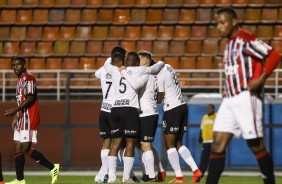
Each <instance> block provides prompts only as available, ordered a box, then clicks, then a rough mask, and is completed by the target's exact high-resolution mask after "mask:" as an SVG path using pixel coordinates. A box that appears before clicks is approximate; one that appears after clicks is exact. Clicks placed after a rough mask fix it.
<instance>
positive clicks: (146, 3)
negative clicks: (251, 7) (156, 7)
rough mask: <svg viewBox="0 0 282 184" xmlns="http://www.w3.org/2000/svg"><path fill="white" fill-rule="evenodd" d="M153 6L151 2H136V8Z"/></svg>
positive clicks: (144, 0) (142, 0)
mask: <svg viewBox="0 0 282 184" xmlns="http://www.w3.org/2000/svg"><path fill="white" fill-rule="evenodd" d="M150 5H151V0H135V6H136V7H144V8H145V7H148V6H150Z"/></svg>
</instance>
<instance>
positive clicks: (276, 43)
mask: <svg viewBox="0 0 282 184" xmlns="http://www.w3.org/2000/svg"><path fill="white" fill-rule="evenodd" d="M271 46H272V47H273V48H274V49H275V50H277V51H278V52H279V53H280V54H282V41H281V40H272V41H271Z"/></svg>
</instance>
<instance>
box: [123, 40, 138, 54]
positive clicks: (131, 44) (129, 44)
mask: <svg viewBox="0 0 282 184" xmlns="http://www.w3.org/2000/svg"><path fill="white" fill-rule="evenodd" d="M120 46H121V47H123V48H125V50H126V52H136V44H135V41H122V42H121V43H120Z"/></svg>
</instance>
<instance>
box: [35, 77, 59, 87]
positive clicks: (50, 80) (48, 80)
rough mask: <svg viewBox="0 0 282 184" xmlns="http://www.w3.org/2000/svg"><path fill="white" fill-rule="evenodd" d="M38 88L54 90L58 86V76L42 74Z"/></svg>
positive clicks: (38, 81)
mask: <svg viewBox="0 0 282 184" xmlns="http://www.w3.org/2000/svg"><path fill="white" fill-rule="evenodd" d="M37 86H39V87H48V88H53V87H55V86H57V75H56V74H55V73H40V74H39V78H38V79H37Z"/></svg>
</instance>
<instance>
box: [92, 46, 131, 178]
mask: <svg viewBox="0 0 282 184" xmlns="http://www.w3.org/2000/svg"><path fill="white" fill-rule="evenodd" d="M116 52H118V53H120V54H121V55H123V60H124V58H125V54H126V50H125V49H122V48H114V49H113V53H116ZM118 67H120V66H118ZM95 76H96V78H98V79H99V80H100V81H101V88H102V93H103V102H102V105H101V111H100V115H99V129H100V135H101V137H102V138H103V146H102V150H101V160H102V166H101V168H100V170H99V172H98V174H97V175H96V177H95V182H96V183H106V182H107V180H108V169H109V167H108V154H109V151H110V147H111V127H110V119H111V108H112V105H113V104H114V90H113V87H112V76H111V75H110V74H108V73H107V72H106V70H105V68H104V66H102V67H101V68H99V69H98V70H97V71H96V72H95Z"/></svg>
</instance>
